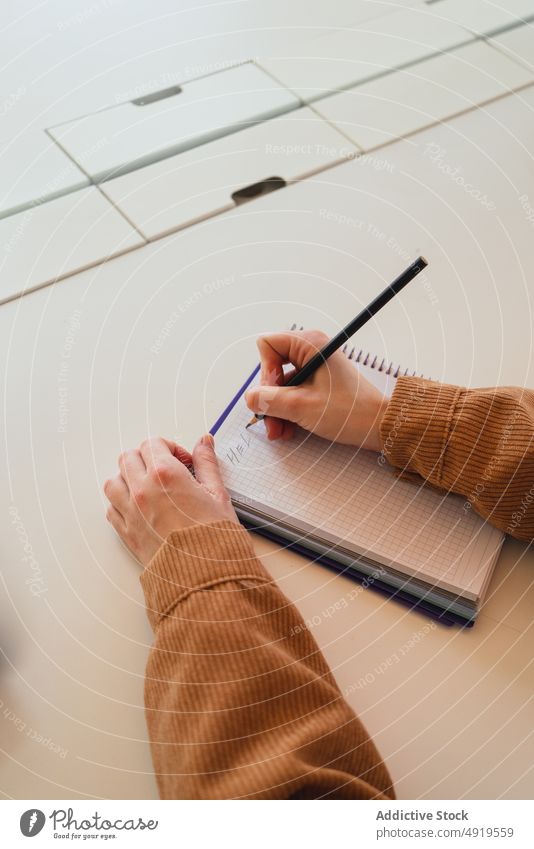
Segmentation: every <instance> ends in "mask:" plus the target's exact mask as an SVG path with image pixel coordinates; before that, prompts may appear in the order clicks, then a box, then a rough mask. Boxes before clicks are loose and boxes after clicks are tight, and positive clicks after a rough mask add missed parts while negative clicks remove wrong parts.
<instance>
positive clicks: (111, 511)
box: [106, 504, 126, 537]
mask: <svg viewBox="0 0 534 849" xmlns="http://www.w3.org/2000/svg"><path fill="white" fill-rule="evenodd" d="M106 519H107V520H108V522H109V523H110V525H112V526H113V527H114V528H115V530H116V531H117V533H118V535H119V536H120V537H123V536H124V534H125V533H126V523H125V521H124V519H123V517H122V516H121V514H120V513H119V511H118V510H116V509H115V507H113V506H112V505H111V504H110V505H109V507H108V509H107V511H106Z"/></svg>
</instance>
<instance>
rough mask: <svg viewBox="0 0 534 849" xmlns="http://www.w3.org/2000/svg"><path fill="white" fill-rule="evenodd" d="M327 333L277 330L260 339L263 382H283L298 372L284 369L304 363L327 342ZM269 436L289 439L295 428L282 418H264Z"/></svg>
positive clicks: (272, 384) (277, 383)
mask: <svg viewBox="0 0 534 849" xmlns="http://www.w3.org/2000/svg"><path fill="white" fill-rule="evenodd" d="M326 338H327V337H326V336H325V335H324V334H322V333H321V332H320V331H316V330H310V331H304V332H301V331H298V332H292V333H275V334H271V335H269V336H262V337H260V338H259V339H258V343H257V344H258V349H259V352H260V357H261V380H260V383H261V384H262V385H270V386H274V385H279V386H280V385H283V384H284V383H287V381H288V380H289V379H290V378H291V376H292V375H293V374H294V373H295V369H291V370H288V371H286V372H284V369H283V366H284V365H285V364H287V363H293V364H296V365H297V366H298V367H299V368H300V367H301V366H302V365H304V363H305V362H307V361H308V360H309V359H310V358H311V357H312V356H313V355H314V354H315V353H316V352H317V350H319V349H320V348H321V347H322V346H323V345H324V343H325V341H326ZM264 424H265V430H266V432H267V437H268V439H270V440H274V439H280V438H282V439H290V438H291V436H292V435H293V429H292V428H290V427H289V426H288V428H287V429H286V428H285V426H284V422H283V421H281V420H280V419H279V418H273V417H271V416H266V418H265V420H264Z"/></svg>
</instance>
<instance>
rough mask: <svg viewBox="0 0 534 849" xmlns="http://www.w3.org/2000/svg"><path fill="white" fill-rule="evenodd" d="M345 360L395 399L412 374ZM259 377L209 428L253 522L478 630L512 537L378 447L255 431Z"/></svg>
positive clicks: (355, 355)
mask: <svg viewBox="0 0 534 849" xmlns="http://www.w3.org/2000/svg"><path fill="white" fill-rule="evenodd" d="M345 355H346V356H348V358H349V359H350V360H351V361H352V362H353V364H354V368H358V369H360V370H361V372H362V374H363V375H364V376H365V377H366V378H367V379H368V380H370V381H372V382H373V383H374V385H375V386H377V387H378V388H379V389H380V390H381V391H382V392H383V393H384V394H386V395H388V396H389V395H391V393H392V392H393V389H394V386H395V381H396V379H397V377H398V375H399V374H401V373H402V374H408V371H407V370H405V371H401V369H400V368H399V367H393V365H392V364H386V363H385V361H384V360H382V359H380V358H379V357H376V356H371V355H370V354H366V353H364V352H362V351H359V352H358V351H356V349H354V348H352V349H350V348H348V347H346V348H345ZM258 380H259V366H257V367H256V368H255V369H254V371H253V372H252V374H251V375H249V377H248V378H247V380H246V381H245V383H244V385H243V386H242V387H241V388H240V389H239V391H238V392H237V393H236V394H235V396H234V397H233V398H232V399H231V401H230V403H229V404H228V406H227V408H226V409H225V410H224V412H223V413H222V414H221V416H220V417H219V419H218V420H217V422H216V423H215V425H214V426H213V428H212V429H211V433H213V434H217V440H216V449H217V455H218V457H219V460H220V464H221V469H222V474H223V478H224V482H225V485H226V487H227V488H228V490H229V491H230V494H231V497H232V501H233V503H234V506H235V509H236V512H237V514H238V516H239V518H240V520H241V521H242V522H243V524H245V525H246V526H247V527H249V528H251V529H252V530H255V531H257V532H259V533H261V534H263V535H265V536H268V537H270V538H271V539H275V540H278V541H280V542H281V543H282V544H286V545H288V546H289V547H290V548H293V549H295V550H297V551H300V552H301V553H303V554H305V555H307V556H308V557H311V558H313V559H314V560H318V561H320V562H322V563H324V564H325V565H327V566H330V567H332V568H335V569H337V570H339V571H341V572H343V573H344V574H347V575H349V576H352V577H354V578H356V579H359V580H362V581H365V584H366V586H369V587H372V588H373V589H375V590H378V591H380V592H382V593H388V594H390V595H392V596H394V597H395V598H396V599H397V600H398V601H401V602H403V603H404V604H409V605H416V606H417V607H419V608H421V609H422V610H423V611H426V612H427V613H429V614H431V615H432V616H434V617H436V618H438V619H439V620H440V621H442V622H443V623H445V624H452V623H455V622H456V623H461V624H465V625H472V624H473V623H474V621H475V619H476V616H477V613H478V611H479V609H480V606H481V604H482V602H483V599H484V596H485V594H486V591H487V588H488V584H489V581H490V578H491V575H492V572H493V569H494V566H495V563H496V561H497V557H498V555H499V551H500V548H501V545H502V542H503V539H504V535H503V534H502V533H501V532H500V531H498V530H496V529H495V528H493V527H492V526H491V525H489V524H488V523H486V522H484V521H483V519H481V518H480V517H479V516H477V514H476V513H475V512H474V511H473V510H472V509H469V508H466V501H465V498H463V497H461V496H457V495H452V494H443V493H441V492H438V491H437V490H435V489H433V488H431V487H429V486H427V485H424V484H421V485H418V484H414V483H412V482H409V481H406V480H402V479H399V478H398V477H397V476H396V473H395V471H394V470H393V469H392V468H391V467H390V466H389V464H388V463H387V462H384V458H382V459H381V458H380V455H379V454H376V453H375V452H371V451H366V450H363V449H361V448H360V449H358V448H355V447H353V446H347V445H338V444H335V443H331V442H328V441H327V440H324V439H321V438H320V437H317V436H314V435H311V434H309V433H307V432H306V431H304V430H301V429H298V430H297V433H296V435H295V437H294V438H293V439H292V440H289V441H282V440H275V441H273V442H270V441H269V440H268V439H267V435H266V432H265V427H264V424H263V422H259V423H258V424H256V425H255V426H254V427H251V428H249V429H248V430H246V429H245V425H246V424H247V422H248V421H249V420H250V417H251V413H250V410H249V409H248V407H247V406H246V403H245V400H244V397H243V395H244V392H245V390H246V389H247V388H248V387H250V386H252V385H254V384H255V383H256V382H257V381H258Z"/></svg>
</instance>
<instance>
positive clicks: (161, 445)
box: [140, 437, 194, 488]
mask: <svg viewBox="0 0 534 849" xmlns="http://www.w3.org/2000/svg"><path fill="white" fill-rule="evenodd" d="M178 447H179V446H176V444H175V443H174V442H171V441H170V440H168V439H162V438H161V437H157V438H154V439H145V441H144V442H143V443H142V444H141V449H140V450H141V456H142V457H143V460H144V462H145V465H146V468H147V473H148V474H149V475H150V477H151V479H152V481H153V483H156V484H157V485H159V486H163V487H164V488H165V487H166V486H167V485H169V484H173V483H175V482H176V481H177V480H178V481H180V484H183V485H185V486H186V485H187V484H188V482H192V483H194V482H193V479H192V477H191V471H192V462H193V460H192V458H191V461H190V463H187V464H184V463H183V462H182V461H181V460H180V459H178V457H177V456H176V454H175V450H174V449H175V448H178ZM182 456H183V457H184V459H186V460H187V459H188V458H189V457H191V455H190V454H189V452H187V451H184V452H183V454H182Z"/></svg>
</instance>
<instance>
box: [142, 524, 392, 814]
mask: <svg viewBox="0 0 534 849" xmlns="http://www.w3.org/2000/svg"><path fill="white" fill-rule="evenodd" d="M141 582H142V586H143V590H144V593H145V598H146V604H147V611H148V617H149V620H150V623H151V625H152V628H153V630H154V634H155V641H154V645H153V647H152V650H151V652H150V656H149V659H148V664H147V672H146V683H145V705H146V717H147V724H148V731H149V737H150V743H151V751H152V758H153V762H154V767H155V773H156V778H157V782H158V787H159V792H160V795H161V797H162V798H164V799H169V798H180V799H228V798H247V799H283V798H302V799H305V798H338V799H384V798H389V799H392V798H394V793H393V789H392V783H391V779H390V777H389V775H388V772H387V770H386V767H385V766H384V764H383V762H382V760H381V758H380V756H379V754H378V752H377V750H376V748H375V746H374V744H373V743H372V742H371V740H370V739H369V736H368V734H367V732H366V731H365V729H364V727H363V725H362V724H361V722H360V721H359V720H358V719H357V717H356V716H355V714H354V713H353V711H352V710H351V708H350V707H349V705H348V704H347V702H346V701H345V700H344V699H343V697H342V695H341V692H340V690H339V688H338V687H337V684H336V682H335V680H334V677H333V675H332V673H331V672H330V669H329V667H328V665H327V663H326V661H325V659H324V657H323V655H322V654H321V652H320V650H319V648H318V646H317V644H316V643H315V640H314V639H313V637H312V636H311V634H310V632H309V631H308V630H307V628H306V626H305V624H304V622H303V620H302V618H301V617H300V615H299V613H298V612H297V610H296V608H295V607H294V606H293V605H292V604H291V603H290V602H289V600H288V599H287V598H286V597H285V596H284V595H283V593H282V592H281V591H280V589H278V587H277V586H276V584H274V582H273V581H272V579H271V578H270V576H269V575H268V573H267V572H266V570H265V568H264V567H263V565H262V564H261V562H260V561H259V560H258V559H257V558H256V557H255V555H254V551H253V548H252V544H251V541H250V538H249V535H248V534H247V532H246V531H245V530H243V529H242V528H241V527H240V526H239V525H237V524H235V523H233V522H229V521H223V522H217V523H214V524H212V525H207V526H196V527H191V528H186V529H184V530H182V531H177V532H174V533H172V534H171V535H170V536H169V537H168V538H167V540H166V542H165V544H164V545H162V546H161V548H160V549H159V551H158V552H157V554H156V556H155V557H154V558H153V560H152V561H151V563H150V564H149V566H148V568H147V569H146V570H145V572H144V574H143V576H142V578H141Z"/></svg>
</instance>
